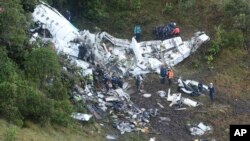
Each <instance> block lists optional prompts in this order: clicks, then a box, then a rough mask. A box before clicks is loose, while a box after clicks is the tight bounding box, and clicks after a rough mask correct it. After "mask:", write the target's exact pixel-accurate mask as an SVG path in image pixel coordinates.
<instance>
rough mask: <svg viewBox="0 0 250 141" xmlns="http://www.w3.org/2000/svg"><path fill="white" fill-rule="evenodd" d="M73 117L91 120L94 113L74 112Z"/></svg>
mask: <svg viewBox="0 0 250 141" xmlns="http://www.w3.org/2000/svg"><path fill="white" fill-rule="evenodd" d="M71 117H72V118H74V119H77V120H80V121H89V120H90V118H91V117H92V115H90V114H82V113H72V115H71Z"/></svg>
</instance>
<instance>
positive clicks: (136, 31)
mask: <svg viewBox="0 0 250 141" xmlns="http://www.w3.org/2000/svg"><path fill="white" fill-rule="evenodd" d="M134 36H135V39H136V41H137V42H139V40H140V38H141V26H140V25H139V24H136V25H135V27H134Z"/></svg>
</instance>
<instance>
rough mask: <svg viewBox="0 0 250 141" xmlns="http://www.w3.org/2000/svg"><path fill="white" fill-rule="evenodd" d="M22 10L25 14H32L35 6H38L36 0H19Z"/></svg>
mask: <svg viewBox="0 0 250 141" xmlns="http://www.w3.org/2000/svg"><path fill="white" fill-rule="evenodd" d="M21 4H22V5H23V9H24V10H25V11H27V12H33V10H34V8H35V6H36V5H37V4H38V0H21Z"/></svg>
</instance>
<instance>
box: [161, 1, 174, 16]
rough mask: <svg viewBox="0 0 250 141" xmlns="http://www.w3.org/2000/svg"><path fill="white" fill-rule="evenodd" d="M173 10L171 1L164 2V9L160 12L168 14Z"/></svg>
mask: <svg viewBox="0 0 250 141" xmlns="http://www.w3.org/2000/svg"><path fill="white" fill-rule="evenodd" d="M172 10H173V6H172V3H168V2H166V4H165V7H164V9H163V10H162V13H164V14H169V13H171V11H172Z"/></svg>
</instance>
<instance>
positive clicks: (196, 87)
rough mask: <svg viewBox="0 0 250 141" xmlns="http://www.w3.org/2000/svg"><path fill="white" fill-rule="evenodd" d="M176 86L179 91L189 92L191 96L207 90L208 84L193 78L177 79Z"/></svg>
mask: <svg viewBox="0 0 250 141" xmlns="http://www.w3.org/2000/svg"><path fill="white" fill-rule="evenodd" d="M177 82H178V87H179V89H180V91H181V92H184V93H186V94H189V95H191V96H198V95H201V94H202V93H204V91H205V90H206V91H207V90H208V86H206V85H204V84H202V83H200V82H197V81H193V80H182V79H181V78H179V79H178V81H177Z"/></svg>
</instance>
